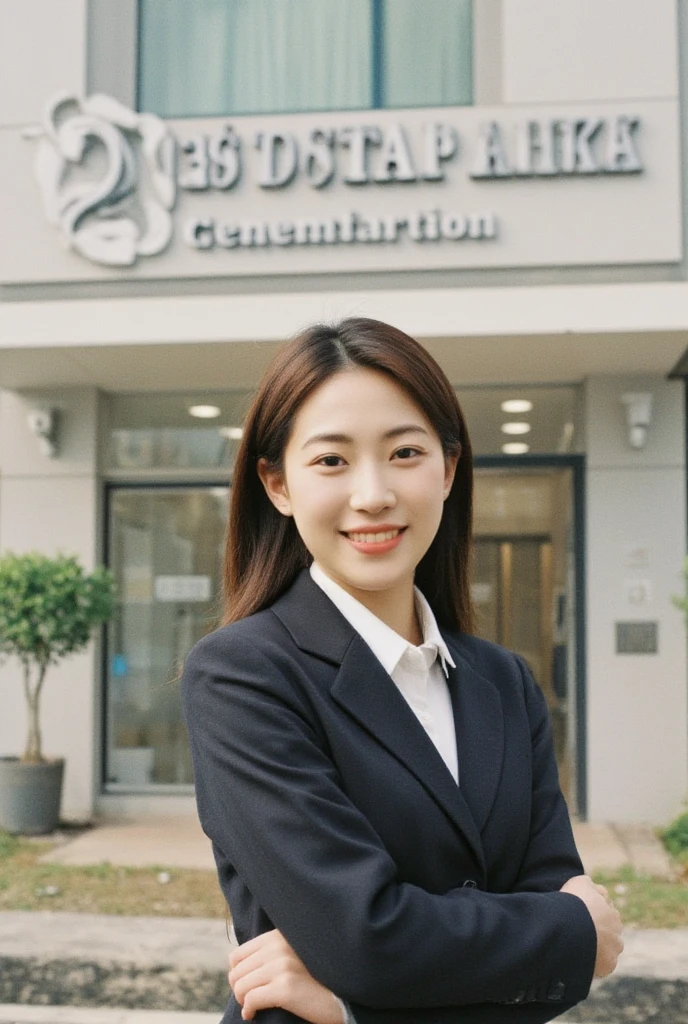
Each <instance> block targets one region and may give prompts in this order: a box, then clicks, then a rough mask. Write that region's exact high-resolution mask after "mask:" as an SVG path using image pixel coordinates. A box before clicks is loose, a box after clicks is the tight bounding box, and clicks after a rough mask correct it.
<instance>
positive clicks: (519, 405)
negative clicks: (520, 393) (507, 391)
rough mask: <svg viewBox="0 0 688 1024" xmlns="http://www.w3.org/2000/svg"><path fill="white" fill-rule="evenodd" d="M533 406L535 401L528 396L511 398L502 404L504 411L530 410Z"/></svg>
mask: <svg viewBox="0 0 688 1024" xmlns="http://www.w3.org/2000/svg"><path fill="white" fill-rule="evenodd" d="M532 408H533V403H532V402H529V401H528V399H527V398H509V399H508V400H507V401H506V402H502V405H501V410H502V412H530V411H531V409H532Z"/></svg>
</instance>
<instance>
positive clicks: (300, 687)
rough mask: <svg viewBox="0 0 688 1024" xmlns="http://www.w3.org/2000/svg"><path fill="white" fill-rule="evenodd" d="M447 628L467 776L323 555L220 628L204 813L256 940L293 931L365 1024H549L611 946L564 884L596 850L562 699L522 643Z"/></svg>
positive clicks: (201, 647) (202, 752) (193, 671)
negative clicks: (403, 690) (349, 603)
mask: <svg viewBox="0 0 688 1024" xmlns="http://www.w3.org/2000/svg"><path fill="white" fill-rule="evenodd" d="M442 634H443V636H444V638H445V641H446V643H447V646H448V648H449V650H450V651H451V654H452V657H453V658H454V661H455V662H456V669H453V670H452V669H450V670H449V679H448V684H449V689H450V692H451V699H452V705H453V709H454V719H455V725H456V736H457V748H458V759H459V782H460V786H457V785H456V783H455V782H454V779H453V778H452V776H451V774H450V772H449V770H448V769H447V767H446V765H445V763H444V761H443V760H442V758H441V757H440V755H439V753H438V752H437V750H436V748H435V746H434V744H433V743H432V741H431V740H430V739H429V737H428V736H427V734H426V732H425V730H424V729H423V727H422V726H421V724H420V723H419V722H418V720H417V718H416V716H415V715H414V714H413V712H412V711H411V709H410V708H409V706H408V705H407V703H406V701H405V700H404V698H403V697H402V695H401V694H400V692H399V690H398V689H397V687H396V686H395V684H394V682H393V681H392V679H391V677H390V676H389V675H388V673H387V672H386V671H385V670H384V669H383V667H382V665H381V664H380V662H379V661H378V660H377V658H376V657H375V656H374V655H373V653H372V651H371V650H370V648H369V647H368V646H367V644H366V643H365V642H364V641H363V640H362V639H361V637H360V636H359V635H358V633H357V632H356V631H355V630H354V629H353V627H352V626H351V625H350V624H349V622H348V621H347V620H346V619H345V618H344V616H343V615H342V614H341V613H340V612H339V610H338V609H337V608H336V607H335V605H334V604H333V603H332V602H331V601H330V599H329V598H328V597H327V596H326V595H325V594H324V592H323V591H322V590H321V589H320V588H319V587H318V586H317V584H315V583H314V582H313V580H312V579H311V577H310V574H309V573H308V571H307V570H305V571H303V572H302V573H301V574H300V575H299V576H298V577H297V579H296V581H295V583H294V584H293V585H292V586H291V588H290V589H289V590H288V591H287V592H286V593H285V594H284V595H283V596H282V597H280V598H279V599H278V600H277V601H276V602H275V603H274V604H273V605H272V606H271V607H270V608H268V609H266V610H264V611H261V612H259V613H257V614H255V615H251V616H249V617H248V618H245V619H242V620H240V621H239V622H235V623H233V624H231V625H229V626H224V627H222V628H220V629H218V630H216V631H215V632H213V633H211V634H210V635H209V636H206V637H205V638H204V639H202V640H201V641H200V642H199V643H198V644H196V646H195V647H194V649H193V650H192V651H191V653H190V655H189V657H188V659H187V662H186V666H185V669H184V674H183V680H182V691H183V699H184V707H185V715H186V721H187V727H188V731H189V736H190V741H191V751H192V756H193V764H194V773H195V782H196V797H197V801H198V810H199V815H200V819H201V823H202V826H203V829H204V830H205V832H206V833H207V835H208V836H209V837H210V839H211V840H212V843H213V849H214V853H215V858H216V862H217V868H218V872H219V878H220V884H221V886H222V890H223V892H224V894H225V896H226V898H227V902H228V904H229V906H230V908H231V912H232V917H233V921H234V926H235V929H236V933H237V937H238V939H239V941H240V942H244V941H246V940H247V939H249V938H251V937H252V936H255V935H257V934H259V933H261V932H264V931H267V930H270V929H272V928H278V929H279V930H280V931H281V932H282V934H283V935H284V936H285V938H286V939H287V941H288V942H289V943H290V944H291V946H292V947H293V948H294V950H295V951H296V953H297V954H298V956H299V957H300V958H301V960H302V961H303V962H304V963H305V965H306V966H307V968H308V970H309V971H310V972H311V974H312V975H313V976H314V977H315V978H317V979H318V980H319V981H321V982H322V983H323V984H324V985H326V986H327V987H328V988H330V989H331V990H332V991H333V992H335V993H336V994H337V995H339V996H341V997H342V998H343V999H345V1000H348V1001H349V1002H350V1003H351V1006H352V1010H353V1013H354V1014H355V1016H356V1019H357V1021H358V1022H359V1024H435V1022H437V1024H478V1022H485V1024H487V1022H489V1024H500V1022H505V1024H507V1022H513V1024H542V1022H545V1021H549V1020H551V1019H552V1018H553V1017H555V1016H557V1015H559V1014H560V1013H563V1012H564V1010H566V1009H568V1008H569V1007H570V1006H572V1005H574V1004H575V1003H577V1002H579V1001H580V1000H581V999H584V998H585V996H586V995H587V994H588V990H589V987H590V982H591V979H592V975H593V970H594V964H595V957H596V934H595V928H594V925H593V922H592V919H591V917H590V914H589V912H588V910H587V908H586V907H585V905H584V903H583V902H582V900H580V899H579V898H578V897H576V896H573V895H571V894H569V893H561V892H559V891H558V890H559V888H560V887H561V885H563V883H564V882H565V881H566V880H567V879H568V878H570V877H571V876H572V875H576V874H581V873H582V871H583V869H582V865H581V862H580V859H579V857H578V854H577V852H576V847H575V844H574V840H573V835H572V832H571V826H570V822H569V816H568V812H567V809H566V805H565V803H564V799H563V797H562V795H561V791H560V788H559V782H558V775H557V767H556V762H555V759H554V752H553V747H552V740H551V733H550V725H549V715H548V711H547V707H546V704H545V701H544V698H543V695H542V692H541V691H540V689H539V687H538V686H537V685H536V684H535V683H534V682H533V680H532V678H531V677H530V675H529V673H528V670H527V668H526V667H525V665H524V663H523V661H522V660H521V659H519V658H518V657H517V656H516V655H514V654H512V653H510V652H508V651H506V650H504V649H503V648H501V647H497V646H496V645H494V644H491V643H488V642H487V641H485V640H479V639H476V638H475V637H472V636H468V635H465V634H461V633H458V632H453V631H447V630H442ZM258 1019H260V1020H261V1021H263V1022H265V1024H286V1022H288V1021H296V1020H299V1019H300V1018H297V1017H295V1016H294V1015H292V1014H291V1013H288V1012H287V1011H285V1010H282V1009H279V1008H275V1009H272V1010H266V1011H263V1012H262V1013H259V1014H258ZM240 1020H241V1012H240V1007H239V1006H238V1004H237V1003H236V1001H235V1000H234V999H233V998H232V999H230V1002H229V1005H228V1007H227V1011H226V1013H225V1016H224V1017H223V1022H224V1024H230V1022H231V1024H235V1022H238V1021H240Z"/></svg>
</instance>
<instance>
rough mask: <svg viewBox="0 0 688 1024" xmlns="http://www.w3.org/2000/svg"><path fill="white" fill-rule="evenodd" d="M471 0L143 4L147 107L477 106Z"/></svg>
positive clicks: (177, 113) (176, 113) (178, 110)
mask: <svg viewBox="0 0 688 1024" xmlns="http://www.w3.org/2000/svg"><path fill="white" fill-rule="evenodd" d="M471 8H472V2H471V0H140V31H139V75H138V82H139V91H138V101H139V109H140V110H145V111H149V112H151V113H156V114H160V115H161V116H163V117H220V116H223V115H226V114H269V113H296V112H299V111H315V110H365V109H376V108H381V107H392V108H393V107H431V106H455V105H460V104H468V103H471V102H472V52H473V43H472V20H471V14H472V11H471Z"/></svg>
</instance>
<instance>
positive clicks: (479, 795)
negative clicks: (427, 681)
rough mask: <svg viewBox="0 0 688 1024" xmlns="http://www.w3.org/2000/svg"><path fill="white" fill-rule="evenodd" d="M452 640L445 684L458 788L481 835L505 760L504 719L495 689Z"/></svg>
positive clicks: (450, 638) (448, 638)
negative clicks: (451, 716) (451, 712)
mask: <svg viewBox="0 0 688 1024" xmlns="http://www.w3.org/2000/svg"><path fill="white" fill-rule="evenodd" d="M452 639H453V638H452V637H451V636H445V641H446V643H447V646H448V647H449V649H450V650H451V652H452V655H453V657H454V661H455V662H456V668H455V669H451V668H450V669H449V677H448V680H447V683H448V685H449V692H450V694H451V700H452V707H453V709H454V724H455V728H456V746H457V751H458V758H459V785H460V787H461V793H462V794H463V797H464V799H465V801H466V803H467V805H468V807H469V808H470V812H471V815H472V818H473V820H474V821H475V824H476V826H477V828H478V829H479V830H480V831H482V830H483V828H484V827H485V824H486V822H487V820H488V818H489V816H490V811H491V810H492V805H493V804H494V801H495V797H496V796H497V789H498V787H499V779H500V776H501V773H502V761H503V758H504V715H503V710H502V701H501V698H500V696H499V691H498V690H497V688H496V686H495V685H494V684H493V683H491V682H490V680H489V679H485V678H484V677H483V676H481V675H479V674H478V673H477V672H476V671H475V669H473V667H472V666H471V664H470V663H469V662H468V660H467V659H466V657H465V656H464V655H463V654H462V652H461V648H460V646H459V645H458V644H457V643H453V642H452Z"/></svg>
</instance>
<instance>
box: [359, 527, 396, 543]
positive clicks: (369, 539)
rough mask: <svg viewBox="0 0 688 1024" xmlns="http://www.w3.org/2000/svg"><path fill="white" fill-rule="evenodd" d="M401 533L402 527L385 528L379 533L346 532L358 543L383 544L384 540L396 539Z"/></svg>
mask: <svg viewBox="0 0 688 1024" xmlns="http://www.w3.org/2000/svg"><path fill="white" fill-rule="evenodd" d="M400 533H401V529H397V530H383V531H381V532H378V533H346V534H345V536H346V537H348V538H349V540H353V541H355V542H356V543H357V544H382V543H383V542H384V541H389V540H394V538H395V537H398V536H399V534H400Z"/></svg>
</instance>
